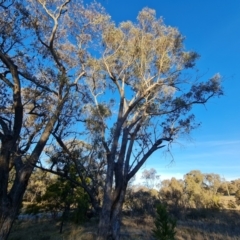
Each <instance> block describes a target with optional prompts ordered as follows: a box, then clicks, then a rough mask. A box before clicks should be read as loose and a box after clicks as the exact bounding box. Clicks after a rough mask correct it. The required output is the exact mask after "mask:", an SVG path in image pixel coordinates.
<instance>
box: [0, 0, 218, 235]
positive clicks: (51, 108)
mask: <svg viewBox="0 0 240 240" xmlns="http://www.w3.org/2000/svg"><path fill="white" fill-rule="evenodd" d="M0 10H1V17H0V27H1V32H0V34H1V35H0V80H1V81H0V86H1V87H0V93H1V95H2V96H3V97H2V98H1V100H0V101H1V102H0V110H1V115H0V139H1V151H0V199H1V205H0V229H1V230H0V237H1V236H2V238H3V239H5V238H6V237H7V236H8V233H9V229H10V228H11V225H12V222H13V219H14V216H15V215H16V214H17V209H18V208H19V205H20V201H21V199H22V196H23V194H24V192H25V189H26V186H27V184H28V179H29V178H30V176H31V173H32V171H33V169H34V167H36V166H38V167H39V166H42V160H43V159H41V157H40V156H41V154H42V152H43V151H44V152H45V155H46V156H48V158H49V160H50V164H49V165H47V167H48V170H49V171H52V172H56V173H58V174H61V175H65V177H67V178H71V175H70V174H69V173H70V172H71V171H69V169H70V168H69V167H70V166H74V167H75V169H76V171H75V172H76V174H77V175H78V176H79V177H80V178H81V180H82V181H81V184H82V187H83V188H84V189H85V191H86V192H88V193H89V195H90V198H91V199H92V201H94V198H95V197H96V195H97V194H92V193H93V191H95V192H96V189H93V188H94V185H95V184H93V179H94V177H93V176H97V177H98V178H99V181H97V182H98V183H100V182H101V183H103V181H104V184H102V185H103V186H102V188H103V194H104V197H103V203H102V215H101V218H100V224H99V237H98V238H99V240H100V239H106V234H108V233H109V231H108V230H109V228H110V229H111V231H110V232H111V234H112V237H113V239H119V229H120V219H121V211H122V204H123V201H124V197H125V193H126V188H127V184H128V181H129V180H130V179H131V178H132V177H133V176H134V175H135V174H136V173H137V171H138V170H139V169H140V168H141V167H142V166H143V164H144V163H145V162H146V161H147V159H148V158H149V157H150V156H151V155H152V154H153V153H154V152H155V151H157V150H159V149H161V148H163V147H165V146H168V145H169V144H171V143H172V142H174V141H175V140H176V139H177V138H178V137H179V136H181V135H182V134H189V133H190V132H191V131H192V130H193V129H194V128H196V127H197V126H198V124H197V123H196V122H195V116H194V114H193V113H192V112H191V110H192V107H193V106H194V105H195V104H205V103H206V102H207V101H208V100H209V99H210V98H212V97H217V96H220V95H222V88H221V81H220V80H221V78H220V75H219V74H216V75H215V76H213V77H212V78H211V79H209V80H204V81H200V80H199V79H197V77H189V75H190V74H193V73H194V71H192V70H191V69H192V68H194V65H195V61H196V60H197V58H198V57H199V55H198V54H197V53H195V52H193V51H186V50H185V48H184V37H183V36H182V35H181V33H180V32H179V31H178V29H177V28H173V27H170V26H166V25H165V24H164V22H163V20H162V19H161V18H160V19H158V18H157V17H156V13H155V11H154V10H152V9H149V8H145V9H143V10H142V11H141V12H140V13H139V15H138V17H137V21H136V22H131V21H127V22H123V23H121V24H120V25H119V26H116V24H115V23H114V22H112V21H111V19H110V17H109V16H108V15H107V14H106V13H105V11H104V9H102V7H101V6H100V5H99V4H98V3H96V2H94V3H93V4H90V5H87V6H85V5H84V3H83V2H82V1H76V0H54V1H50V0H49V1H45V0H37V1H35V0H28V1H27V0H26V1H17V0H16V1H14V0H13V1H9V0H3V1H1V2H0ZM45 168H46V167H45ZM45 170H46V169H45ZM11 171H14V172H15V179H14V181H13V185H12V186H11V188H10V189H9V188H8V182H9V176H10V172H11ZM86 176H89V178H88V179H92V181H88V182H84V179H87V178H86ZM100 178H102V179H100ZM95 179H96V178H95ZM6 206H8V207H6ZM6 219H7V220H6ZM3 229H4V230H3ZM1 234H2V235H1Z"/></svg>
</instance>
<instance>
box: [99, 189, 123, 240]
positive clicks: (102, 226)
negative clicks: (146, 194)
mask: <svg viewBox="0 0 240 240" xmlns="http://www.w3.org/2000/svg"><path fill="white" fill-rule="evenodd" d="M126 188H127V185H126V184H121V186H120V187H117V186H116V188H115V189H114V191H113V193H112V194H111V192H108V193H105V195H104V201H103V207H102V213H101V217H100V222H99V226H98V238H97V240H106V239H109V240H119V239H120V228H121V220H122V206H123V202H124V198H125V193H126ZM106 195H107V197H106Z"/></svg>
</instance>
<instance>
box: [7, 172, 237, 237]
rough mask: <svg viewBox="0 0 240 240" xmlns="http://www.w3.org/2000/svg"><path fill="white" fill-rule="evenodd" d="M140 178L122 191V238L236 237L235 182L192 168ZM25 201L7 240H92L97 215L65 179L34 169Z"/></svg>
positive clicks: (154, 173)
mask: <svg viewBox="0 0 240 240" xmlns="http://www.w3.org/2000/svg"><path fill="white" fill-rule="evenodd" d="M148 172H149V173H152V174H147V173H148ZM146 176H147V177H146ZM149 176H151V177H149ZM49 179H51V181H49ZM142 179H143V185H141V186H139V185H134V184H133V183H132V184H131V185H130V186H129V188H128V191H127V193H126V199H125V203H124V207H123V209H124V211H123V219H122V228H121V234H120V235H121V238H120V239H121V240H123V239H130V240H131V239H134V240H137V239H146V240H154V239H168V240H169V239H176V240H185V239H194V240H197V239H199V240H200V239H207V240H208V239H222V240H223V239H224V240H227V239H239V236H240V230H239V227H238V226H239V225H240V211H239V210H240V206H239V192H240V191H239V189H240V180H239V179H237V180H234V181H230V182H229V181H226V180H224V179H222V178H220V176H219V175H218V174H203V173H201V172H200V171H196V170H195V171H191V172H189V173H187V174H186V175H185V176H184V179H182V180H177V179H175V178H172V179H171V180H164V181H162V182H161V181H160V178H159V176H158V175H157V172H156V171H153V170H152V169H150V170H145V171H144V173H143V177H142ZM150 183H151V184H150ZM156 186H158V187H159V189H158V188H157V187H156ZM33 189H36V190H38V191H33ZM72 193H74V194H72ZM71 196H75V197H71ZM24 200H25V201H24V204H23V207H22V210H21V214H20V215H19V216H18V219H17V220H16V222H15V224H14V227H13V230H12V232H11V234H10V237H9V239H11V240H30V239H34V240H55V239H56V240H59V239H65V240H68V239H69V240H70V239H71V240H72V239H79V240H81V239H82V240H91V239H96V236H97V230H96V229H97V226H98V222H99V215H98V213H94V212H93V211H91V204H90V201H89V199H88V198H87V195H86V194H85V193H84V191H82V189H81V188H79V187H74V186H73V185H71V184H69V182H68V181H66V179H64V180H63V179H60V178H59V177H56V176H53V175H51V174H47V173H43V172H42V171H39V170H37V171H35V173H34V175H33V178H32V180H31V182H30V183H29V188H28V190H27V192H26V194H25V196H24ZM66 211H67V213H66ZM164 237H165V238H164Z"/></svg>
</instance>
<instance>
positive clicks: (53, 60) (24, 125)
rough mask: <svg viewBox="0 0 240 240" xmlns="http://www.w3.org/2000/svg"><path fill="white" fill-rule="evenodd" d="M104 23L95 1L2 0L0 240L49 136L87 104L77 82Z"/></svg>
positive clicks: (0, 47)
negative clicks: (85, 4) (87, 3)
mask: <svg viewBox="0 0 240 240" xmlns="http://www.w3.org/2000/svg"><path fill="white" fill-rule="evenodd" d="M107 20H108V16H107V15H105V14H104V13H103V10H102V9H101V7H100V6H99V5H98V4H96V3H95V4H92V5H89V6H88V7H84V5H83V3H82V2H81V1H72V0H53V1H50V0H49V1H46V0H26V1H25V0H21V1H20V0H19V1H18V0H2V1H0V95H1V97H0V140H1V144H0V239H7V237H8V235H9V232H10V229H11V226H12V224H13V221H14V219H15V218H16V216H17V214H18V211H19V207H20V205H21V201H22V198H23V194H24V192H25V190H26V187H27V185H28V180H29V178H30V176H31V174H32V172H33V169H34V166H35V165H36V163H37V162H38V161H39V157H40V155H41V153H42V152H43V151H44V148H45V146H46V144H47V143H48V142H49V139H51V138H50V135H51V133H52V132H53V131H54V129H55V128H56V127H57V126H58V125H59V123H61V124H64V116H66V115H71V114H76V115H77V109H78V108H79V104H80V103H83V102H84V101H85V100H86V99H87V96H86V95H85V94H84V85H83V84H80V83H79V82H80V81H81V79H82V77H83V76H84V74H85V71H86V70H85V66H86V65H87V62H88V61H89V58H90V54H89V53H88V49H89V47H90V45H91V44H93V42H94V38H97V36H98V35H99V33H100V32H101V25H102V24H103V23H104V22H105V21H107ZM12 173H13V174H12ZM10 176H14V177H13V178H11V181H10Z"/></svg>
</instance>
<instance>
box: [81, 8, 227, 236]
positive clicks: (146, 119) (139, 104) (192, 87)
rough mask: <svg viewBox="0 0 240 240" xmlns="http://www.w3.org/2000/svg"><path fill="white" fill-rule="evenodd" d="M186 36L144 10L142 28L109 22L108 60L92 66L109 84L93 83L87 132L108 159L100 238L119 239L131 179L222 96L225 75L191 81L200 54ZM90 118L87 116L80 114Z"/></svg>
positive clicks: (105, 37) (105, 40) (105, 47)
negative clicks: (198, 108)
mask: <svg viewBox="0 0 240 240" xmlns="http://www.w3.org/2000/svg"><path fill="white" fill-rule="evenodd" d="M183 42H184V37H183V36H182V35H181V34H180V32H179V31H178V30H177V29H176V28H173V27H169V26H166V25H165V24H164V23H163V20H162V19H157V18H156V16H155V11H154V10H151V9H148V8H145V9H143V10H142V11H141V12H140V13H139V15H138V18H137V22H136V23H132V22H130V21H127V22H123V23H121V24H120V25H119V26H115V25H114V24H113V23H110V24H109V25H108V26H106V27H105V28H104V32H103V35H102V50H101V51H102V55H101V58H96V60H95V62H94V63H93V66H95V68H99V69H101V74H102V76H103V77H104V78H103V81H97V80H96V78H95V76H94V75H92V77H91V78H90V77H89V78H88V79H87V81H88V85H89V91H90V93H91V94H92V98H93V102H94V105H93V104H90V106H89V105H86V108H88V111H86V114H85V116H86V117H85V121H86V125H85V126H86V128H87V129H88V130H89V131H90V132H91V131H93V132H94V134H95V137H96V135H97V136H98V139H99V141H101V143H102V146H103V148H104V153H105V156H106V161H107V169H106V177H105V187H104V199H103V205H102V213H101V218H100V223H99V231H98V240H103V239H107V236H108V235H111V237H112V239H114V240H117V239H119V238H120V235H119V232H120V222H121V213H122V205H123V202H124V197H125V193H126V188H127V184H128V182H129V180H130V179H131V178H132V177H133V176H134V175H135V174H136V173H137V172H138V171H139V169H140V168H141V167H142V166H143V164H144V163H145V162H146V161H147V160H148V158H149V157H150V156H151V155H152V154H153V153H154V152H156V151H158V150H159V149H162V148H164V147H165V148H166V150H168V147H169V145H170V144H171V143H173V142H174V141H175V140H176V139H177V138H178V137H180V136H181V135H182V134H189V133H190V132H191V131H192V130H193V129H194V128H196V127H197V126H198V124H197V123H196V122H195V118H194V114H193V112H192V111H191V110H192V107H193V106H194V105H196V104H205V103H206V102H207V101H208V100H209V99H210V98H212V97H217V96H220V95H222V89H221V84H220V76H219V74H216V75H214V76H213V77H212V78H210V79H209V80H205V81H202V82H201V81H200V80H196V78H197V77H196V78H194V77H193V78H189V77H188V76H189V74H192V73H193V72H194V71H192V72H191V68H193V67H194V64H195V61H196V59H197V58H198V57H199V55H198V54H197V53H195V52H192V51H186V50H185V48H184V45H183ZM82 116H83V117H84V113H82Z"/></svg>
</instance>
